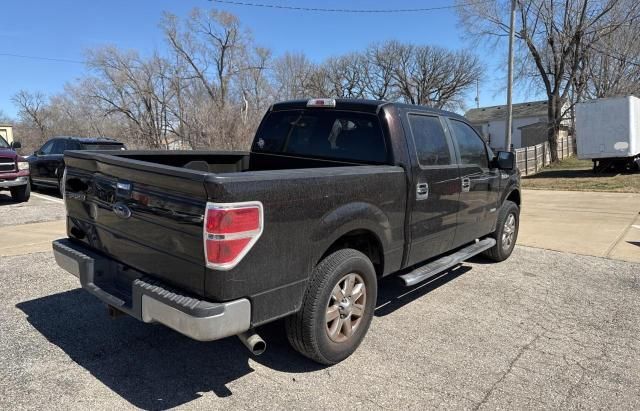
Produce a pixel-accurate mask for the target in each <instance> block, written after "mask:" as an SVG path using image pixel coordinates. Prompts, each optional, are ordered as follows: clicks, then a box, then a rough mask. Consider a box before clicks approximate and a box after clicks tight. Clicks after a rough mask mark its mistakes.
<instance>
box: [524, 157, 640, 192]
mask: <svg viewBox="0 0 640 411" xmlns="http://www.w3.org/2000/svg"><path fill="white" fill-rule="evenodd" d="M592 167H593V163H592V162H591V161H590V160H578V159H577V158H576V157H569V158H567V159H565V160H562V161H559V162H557V163H555V164H552V165H550V166H548V167H545V168H544V169H542V171H540V172H539V173H538V174H534V175H532V176H527V177H522V187H523V188H527V189H537V190H569V191H609V192H616V193H640V172H635V173H598V174H594V173H593V171H592Z"/></svg>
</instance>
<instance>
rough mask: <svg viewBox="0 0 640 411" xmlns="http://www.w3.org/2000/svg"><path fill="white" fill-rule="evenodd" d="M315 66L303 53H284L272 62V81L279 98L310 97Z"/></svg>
mask: <svg viewBox="0 0 640 411" xmlns="http://www.w3.org/2000/svg"><path fill="white" fill-rule="evenodd" d="M314 72H315V67H314V65H313V64H312V63H311V62H310V61H309V59H308V58H307V56H306V55H304V54H303V53H300V52H298V53H285V54H284V55H282V56H281V57H279V58H277V59H276V60H275V61H274V63H273V83H274V88H275V95H276V97H277V98H278V99H279V100H292V99H301V98H306V97H310V93H311V79H312V77H313V75H314Z"/></svg>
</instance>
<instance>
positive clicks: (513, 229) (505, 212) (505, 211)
mask: <svg viewBox="0 0 640 411" xmlns="http://www.w3.org/2000/svg"><path fill="white" fill-rule="evenodd" d="M519 227H520V208H519V207H518V206H517V205H516V203H514V202H513V201H508V200H507V201H505V202H504V204H502V207H501V208H500V212H499V214H498V222H497V224H496V231H494V232H493V234H492V235H491V236H492V237H493V238H495V240H496V245H494V246H493V247H491V248H490V249H488V250H487V251H485V252H484V255H485V256H487V257H489V258H490V259H491V260H493V261H504V260H506V259H507V258H509V256H510V255H511V253H512V252H513V248H514V247H515V245H516V240H517V239H518V229H519Z"/></svg>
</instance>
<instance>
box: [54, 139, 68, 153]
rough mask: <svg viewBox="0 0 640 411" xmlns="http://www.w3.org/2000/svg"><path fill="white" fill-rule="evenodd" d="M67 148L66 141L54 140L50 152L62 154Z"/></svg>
mask: <svg viewBox="0 0 640 411" xmlns="http://www.w3.org/2000/svg"><path fill="white" fill-rule="evenodd" d="M66 149H67V142H66V141H65V140H56V141H55V142H54V143H53V147H52V148H51V154H62V153H64V150H66Z"/></svg>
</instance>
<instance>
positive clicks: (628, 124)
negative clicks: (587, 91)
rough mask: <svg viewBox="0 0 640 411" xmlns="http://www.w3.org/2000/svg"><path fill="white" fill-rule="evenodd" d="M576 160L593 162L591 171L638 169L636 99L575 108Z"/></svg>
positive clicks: (589, 103)
mask: <svg viewBox="0 0 640 411" xmlns="http://www.w3.org/2000/svg"><path fill="white" fill-rule="evenodd" d="M576 144H577V146H578V158H580V159H583V160H584V159H589V160H593V165H594V170H605V169H609V168H617V169H621V168H636V169H637V168H638V166H639V164H640V99H639V98H637V97H633V96H628V97H612V98H601V99H596V100H590V101H586V102H583V103H578V104H576Z"/></svg>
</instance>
